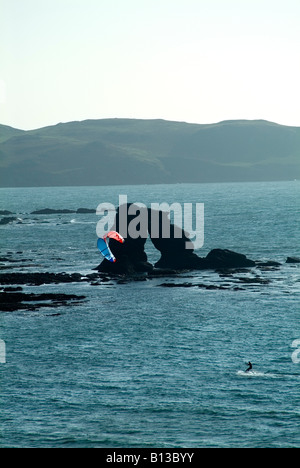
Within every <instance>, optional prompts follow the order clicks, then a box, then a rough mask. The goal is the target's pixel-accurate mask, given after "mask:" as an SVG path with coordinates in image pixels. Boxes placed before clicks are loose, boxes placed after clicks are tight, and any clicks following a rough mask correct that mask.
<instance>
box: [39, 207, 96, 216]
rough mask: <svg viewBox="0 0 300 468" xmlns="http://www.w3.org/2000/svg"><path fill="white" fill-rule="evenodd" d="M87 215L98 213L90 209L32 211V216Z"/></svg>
mask: <svg viewBox="0 0 300 468" xmlns="http://www.w3.org/2000/svg"><path fill="white" fill-rule="evenodd" d="M87 213H96V210H95V209H90V208H78V209H77V210H68V209H66V208H62V209H59V210H54V209H53V208H43V209H42V210H36V211H32V212H31V213H30V214H32V215H52V214H87Z"/></svg>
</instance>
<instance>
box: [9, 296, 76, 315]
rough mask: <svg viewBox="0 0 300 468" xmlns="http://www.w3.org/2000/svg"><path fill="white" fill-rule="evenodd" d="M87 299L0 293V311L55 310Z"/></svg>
mask: <svg viewBox="0 0 300 468" xmlns="http://www.w3.org/2000/svg"><path fill="white" fill-rule="evenodd" d="M84 299H85V296H77V295H74V294H53V293H44V294H32V293H29V294H28V293H23V292H7V291H5V292H0V311H2V312H14V311H16V310H27V311H33V310H39V309H40V308H42V307H47V308H54V307H61V306H67V305H75V304H78V303H79V302H81V301H82V300H84Z"/></svg>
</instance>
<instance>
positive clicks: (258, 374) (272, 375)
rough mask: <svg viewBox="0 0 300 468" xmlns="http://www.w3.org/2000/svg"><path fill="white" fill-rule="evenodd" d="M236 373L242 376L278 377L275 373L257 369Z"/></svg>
mask: <svg viewBox="0 0 300 468" xmlns="http://www.w3.org/2000/svg"><path fill="white" fill-rule="evenodd" d="M236 375H238V376H242V377H251V378H253V377H267V378H271V379H276V377H277V376H276V375H275V374H271V373H268V372H259V371H255V370H251V371H249V372H246V371H241V370H240V371H237V373H236Z"/></svg>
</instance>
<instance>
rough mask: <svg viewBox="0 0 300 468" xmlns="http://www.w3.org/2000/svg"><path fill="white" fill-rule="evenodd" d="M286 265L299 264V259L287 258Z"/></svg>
mask: <svg viewBox="0 0 300 468" xmlns="http://www.w3.org/2000/svg"><path fill="white" fill-rule="evenodd" d="M286 263H300V258H299V257H288V258H287V260H286Z"/></svg>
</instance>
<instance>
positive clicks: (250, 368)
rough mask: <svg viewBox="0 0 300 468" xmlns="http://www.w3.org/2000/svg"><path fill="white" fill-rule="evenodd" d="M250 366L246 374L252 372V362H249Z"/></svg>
mask: <svg viewBox="0 0 300 468" xmlns="http://www.w3.org/2000/svg"><path fill="white" fill-rule="evenodd" d="M248 366H249V367H248V369H247V370H246V372H249V371H251V370H252V367H253V366H252V364H251V362H250V361H249V362H248Z"/></svg>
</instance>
